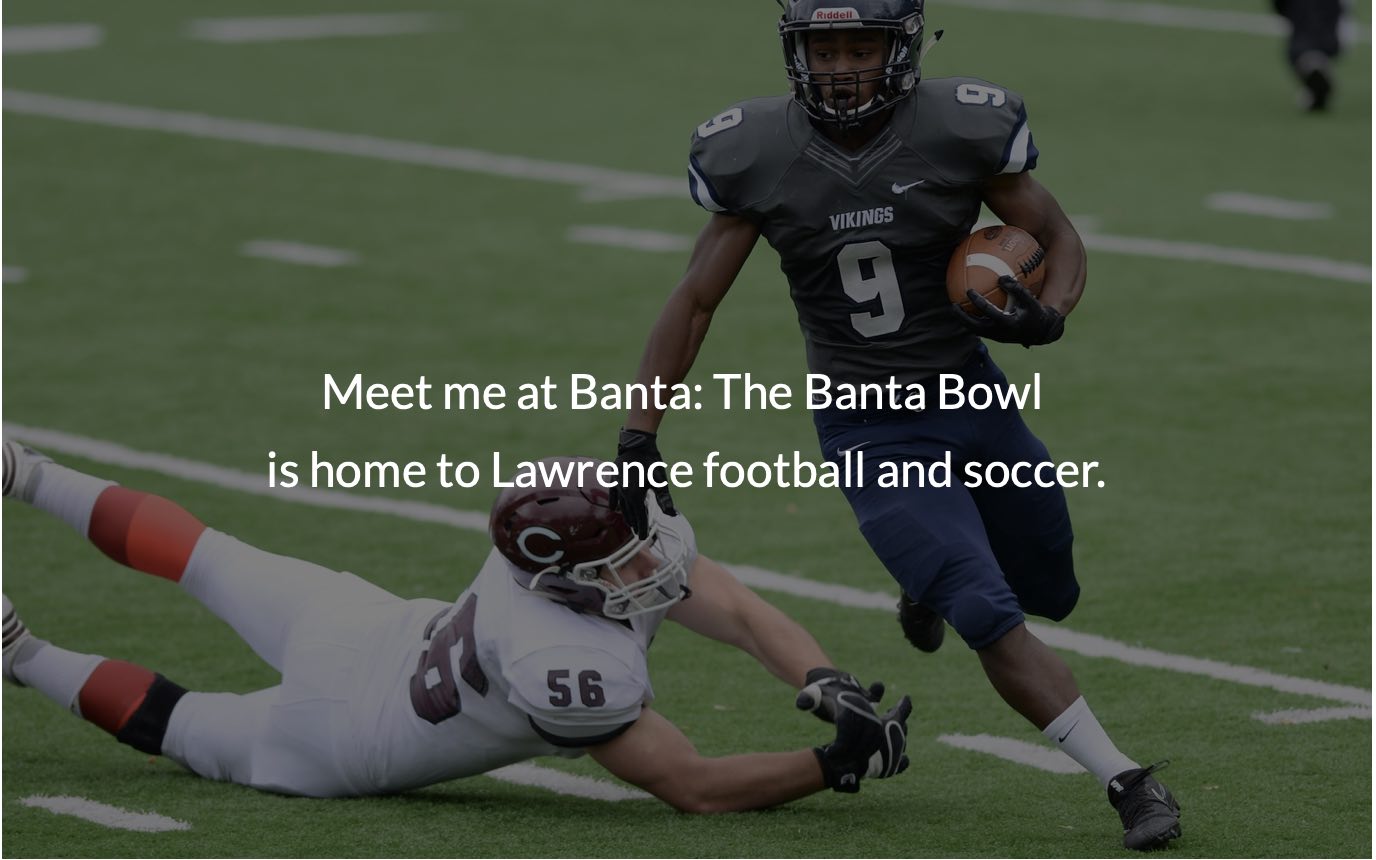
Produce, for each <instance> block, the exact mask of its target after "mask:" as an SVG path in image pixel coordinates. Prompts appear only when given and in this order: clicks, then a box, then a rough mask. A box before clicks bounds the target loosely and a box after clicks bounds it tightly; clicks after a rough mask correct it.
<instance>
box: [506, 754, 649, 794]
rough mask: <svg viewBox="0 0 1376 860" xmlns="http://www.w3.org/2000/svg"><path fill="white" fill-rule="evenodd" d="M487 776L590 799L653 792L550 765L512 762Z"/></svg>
mask: <svg viewBox="0 0 1376 860" xmlns="http://www.w3.org/2000/svg"><path fill="white" fill-rule="evenodd" d="M484 775H485V776H490V777H492V778H493V779H498V780H501V781H502V782H510V783H514V784H516V785H533V786H535V787H536V788H544V789H548V790H549V791H554V792H558V793H559V794H571V795H574V796H576V797H586V798H589V799H591V800H611V801H617V800H646V799H648V798H650V797H651V795H649V794H646V793H645V792H643V791H641V790H640V789H638V788H627V787H625V786H622V785H617V784H616V783H612V782H607V781H606V780H603V779H593V778H591V777H587V776H575V775H574V774H571V773H564V772H563V771H559V770H551V769H550V768H547V767H539V766H538V765H533V764H526V763H524V762H523V763H521V764H512V765H507V766H506V767H499V768H497V769H496V770H490V771H488V772H487V773H486V774H484Z"/></svg>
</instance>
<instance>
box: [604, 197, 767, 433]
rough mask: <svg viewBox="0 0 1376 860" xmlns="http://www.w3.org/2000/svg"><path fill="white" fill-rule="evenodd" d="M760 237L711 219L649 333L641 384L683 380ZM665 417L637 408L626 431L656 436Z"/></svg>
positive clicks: (728, 220) (734, 223)
mask: <svg viewBox="0 0 1376 860" xmlns="http://www.w3.org/2000/svg"><path fill="white" fill-rule="evenodd" d="M759 237H760V231H759V228H757V227H756V226H755V225H754V224H753V223H752V222H750V221H749V220H747V219H745V218H741V217H739V216H737V215H730V214H727V213H724V212H718V213H716V214H714V215H713V216H712V217H711V218H710V219H709V220H708V222H707V224H706V225H705V226H704V227H703V228H702V231H701V232H700V233H698V238H697V242H696V243H695V244H694V245H693V253H692V256H690V257H689V259H688V269H687V271H685V272H684V274H683V278H682V279H681V280H680V281H679V282H678V286H676V287H675V288H674V291H673V292H672V293H670V294H669V300H668V301H667V302H665V304H664V310H662V311H660V314H659V319H658V321H656V322H655V325H654V328H652V329H651V330H650V337H649V340H648V341H647V343H646V344H645V352H644V353H643V354H642V355H641V359H640V369H639V371H638V372H637V373H636V381H637V382H642V383H650V382H653V381H654V380H655V378H658V379H659V380H660V381H661V382H663V383H664V384H666V385H669V384H673V383H676V382H682V381H683V379H684V377H686V376H687V375H688V371H689V370H691V369H692V367H693V361H694V360H695V359H696V358H697V355H698V348H699V347H700V346H702V341H703V339H704V338H705V337H707V328H708V326H710V325H711V323H712V315H713V314H714V313H715V312H716V310H717V305H719V304H721V300H722V299H723V298H725V297H726V293H727V291H728V290H730V289H731V285H732V284H733V283H735V281H736V276H737V275H738V274H739V273H740V270H741V267H742V266H744V265H745V261H746V260H747V259H748V258H749V257H750V252H751V250H752V249H753V248H754V247H755V242H756V240H758V239H759ZM661 417H663V413H662V412H660V411H658V410H655V409H653V407H651V408H647V409H632V410H631V412H630V414H629V415H628V416H627V417H626V427H627V428H628V429H631V430H642V431H645V432H647V433H653V432H655V431H656V430H657V429H658V428H659V421H660V418H661Z"/></svg>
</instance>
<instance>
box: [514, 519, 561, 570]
mask: <svg viewBox="0 0 1376 860" xmlns="http://www.w3.org/2000/svg"><path fill="white" fill-rule="evenodd" d="M532 535H535V536H538V537H543V538H548V539H549V540H550V542H551V543H553V544H554V546H555V549H554V551H553V552H551V553H550V554H549V555H536V554H535V553H533V552H531V550H530V547H528V546H526V541H527V540H529V539H530V537H531V536H532ZM562 542H563V539H562V538H560V537H559V535H558V534H556V533H555V532H553V531H551V530H549V529H547V528H545V527H544V526H527V527H526V528H525V529H523V530H522V531H521V533H520V534H519V535H518V536H517V537H516V547H517V548H518V549H520V550H521V554H522V555H524V556H525V557H526V558H528V559H530V560H531V561H534V562H539V563H540V564H554V563H555V562H556V561H558V560H559V559H561V558H563V557H564V551H563V550H562V549H559V548H558V547H559V544H560V543H562Z"/></svg>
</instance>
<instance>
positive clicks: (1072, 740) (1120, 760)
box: [1042, 696, 1140, 788]
mask: <svg viewBox="0 0 1376 860" xmlns="http://www.w3.org/2000/svg"><path fill="white" fill-rule="evenodd" d="M1042 734H1044V735H1046V737H1047V738H1048V739H1049V740H1050V741H1051V742H1052V743H1053V744H1055V745H1056V747H1057V749H1059V750H1060V751H1061V752H1063V753H1065V754H1066V755H1068V756H1070V757H1071V758H1073V759H1075V761H1077V762H1079V763H1080V766H1081V767H1083V768H1084V769H1085V770H1087V771H1089V772H1090V773H1092V774H1094V776H1095V778H1097V779H1098V780H1099V785H1101V786H1103V787H1104V788H1107V787H1108V781H1109V780H1111V779H1113V778H1114V777H1115V776H1117V775H1118V774H1120V773H1122V772H1123V771H1125V770H1132V769H1133V768H1135V767H1140V765H1139V764H1137V762H1135V761H1133V760H1132V759H1130V758H1128V757H1127V756H1125V755H1123V754H1122V753H1121V752H1119V751H1118V747H1116V746H1114V745H1113V741H1111V740H1109V736H1108V733H1107V732H1105V731H1104V727H1103V726H1101V725H1099V720H1098V719H1097V718H1095V716H1094V712H1093V711H1091V710H1090V709H1089V705H1087V704H1085V697H1084V696H1081V697H1080V698H1078V699H1076V700H1075V701H1074V702H1072V703H1071V705H1070V707H1068V708H1066V709H1065V712H1064V713H1062V714H1061V715H1060V716H1059V717H1057V718H1056V719H1054V720H1052V721H1051V725H1049V726H1047V727H1046V728H1045V729H1042Z"/></svg>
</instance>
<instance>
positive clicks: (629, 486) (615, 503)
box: [611, 427, 678, 540]
mask: <svg viewBox="0 0 1376 860" xmlns="http://www.w3.org/2000/svg"><path fill="white" fill-rule="evenodd" d="M662 462H664V457H662V456H661V455H660V453H659V446H658V445H656V444H655V434H653V433H646V432H645V431H644V430H627V429H626V428H625V427H622V428H621V437H620V438H619V439H618V441H617V445H616V465H617V466H621V465H623V464H625V463H640V464H642V465H643V466H644V467H645V470H644V471H645V472H648V471H649V470H650V466H651V465H653V464H655V463H662ZM620 471H625V470H620ZM649 490H650V487H649V484H648V482H646V481H644V480H640V481H632V480H629V479H628V480H627V481H625V482H623V485H622V486H617V487H613V488H612V491H611V504H612V508H614V509H616V510H619V511H621V516H622V517H624V518H625V520H626V525H628V526H630V527H631V530H632V531H634V532H635V534H636V537H638V538H640V539H641V540H644V539H645V538H646V537H647V536H648V535H649V534H650V511H649V509H648V507H647V506H646V504H645V494H646V493H647V492H649ZM655 500H656V501H658V502H659V509H660V510H662V511H664V513H666V514H668V515H669V516H671V517H675V516H678V511H677V510H675V509H674V500H673V499H672V498H671V497H670V496H669V488H668V487H658V488H656V489H655Z"/></svg>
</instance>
